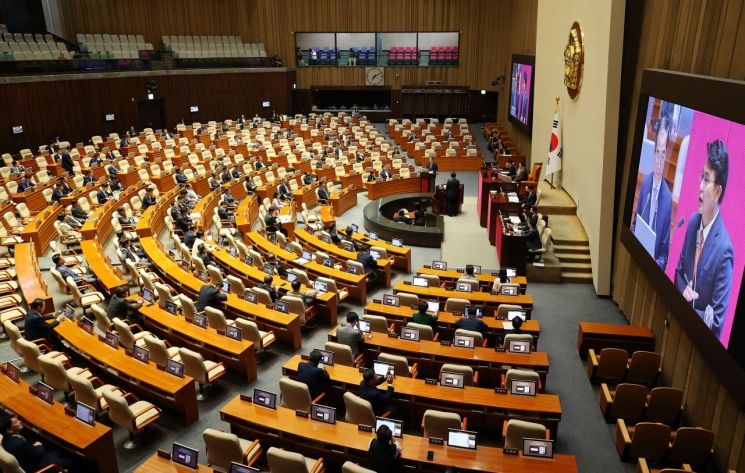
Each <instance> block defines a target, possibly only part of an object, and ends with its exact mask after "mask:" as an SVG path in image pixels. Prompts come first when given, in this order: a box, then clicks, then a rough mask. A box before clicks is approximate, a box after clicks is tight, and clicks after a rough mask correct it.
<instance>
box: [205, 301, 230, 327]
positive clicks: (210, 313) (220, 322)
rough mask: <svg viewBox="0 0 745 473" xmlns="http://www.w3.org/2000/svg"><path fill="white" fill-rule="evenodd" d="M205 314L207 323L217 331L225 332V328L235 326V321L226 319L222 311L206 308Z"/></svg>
mask: <svg viewBox="0 0 745 473" xmlns="http://www.w3.org/2000/svg"><path fill="white" fill-rule="evenodd" d="M204 313H205V314H207V323H208V324H209V326H210V327H212V328H214V329H215V330H221V331H223V332H224V331H225V327H227V326H228V325H233V326H234V325H235V321H233V320H228V319H227V318H226V317H225V313H224V312H223V311H221V310H220V309H214V308H212V307H209V306H208V307H205V308H204Z"/></svg>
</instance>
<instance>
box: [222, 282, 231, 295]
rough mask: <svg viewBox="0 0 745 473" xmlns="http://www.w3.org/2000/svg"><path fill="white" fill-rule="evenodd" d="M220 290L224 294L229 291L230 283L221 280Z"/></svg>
mask: <svg viewBox="0 0 745 473" xmlns="http://www.w3.org/2000/svg"><path fill="white" fill-rule="evenodd" d="M220 290H221V291H222V292H224V293H226V294H228V293H230V283H229V282H227V281H223V282H222V284H220Z"/></svg>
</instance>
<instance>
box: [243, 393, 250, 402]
mask: <svg viewBox="0 0 745 473" xmlns="http://www.w3.org/2000/svg"><path fill="white" fill-rule="evenodd" d="M240 399H241V401H246V402H253V398H251V396H249V395H248V394H241V398H240Z"/></svg>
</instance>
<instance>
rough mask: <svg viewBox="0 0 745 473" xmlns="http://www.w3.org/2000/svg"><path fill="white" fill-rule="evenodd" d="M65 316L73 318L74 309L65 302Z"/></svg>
mask: <svg viewBox="0 0 745 473" xmlns="http://www.w3.org/2000/svg"><path fill="white" fill-rule="evenodd" d="M65 317H67V318H68V319H69V320H75V309H74V308H73V307H72V306H71V305H70V304H65Z"/></svg>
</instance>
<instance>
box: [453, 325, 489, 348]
mask: <svg viewBox="0 0 745 473" xmlns="http://www.w3.org/2000/svg"><path fill="white" fill-rule="evenodd" d="M455 335H456V336H458V335H460V336H463V337H471V338H473V346H474V347H485V346H486V339H484V335H483V334H482V333H481V332H475V331H473V330H466V329H464V328H459V329H456V330H455Z"/></svg>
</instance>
